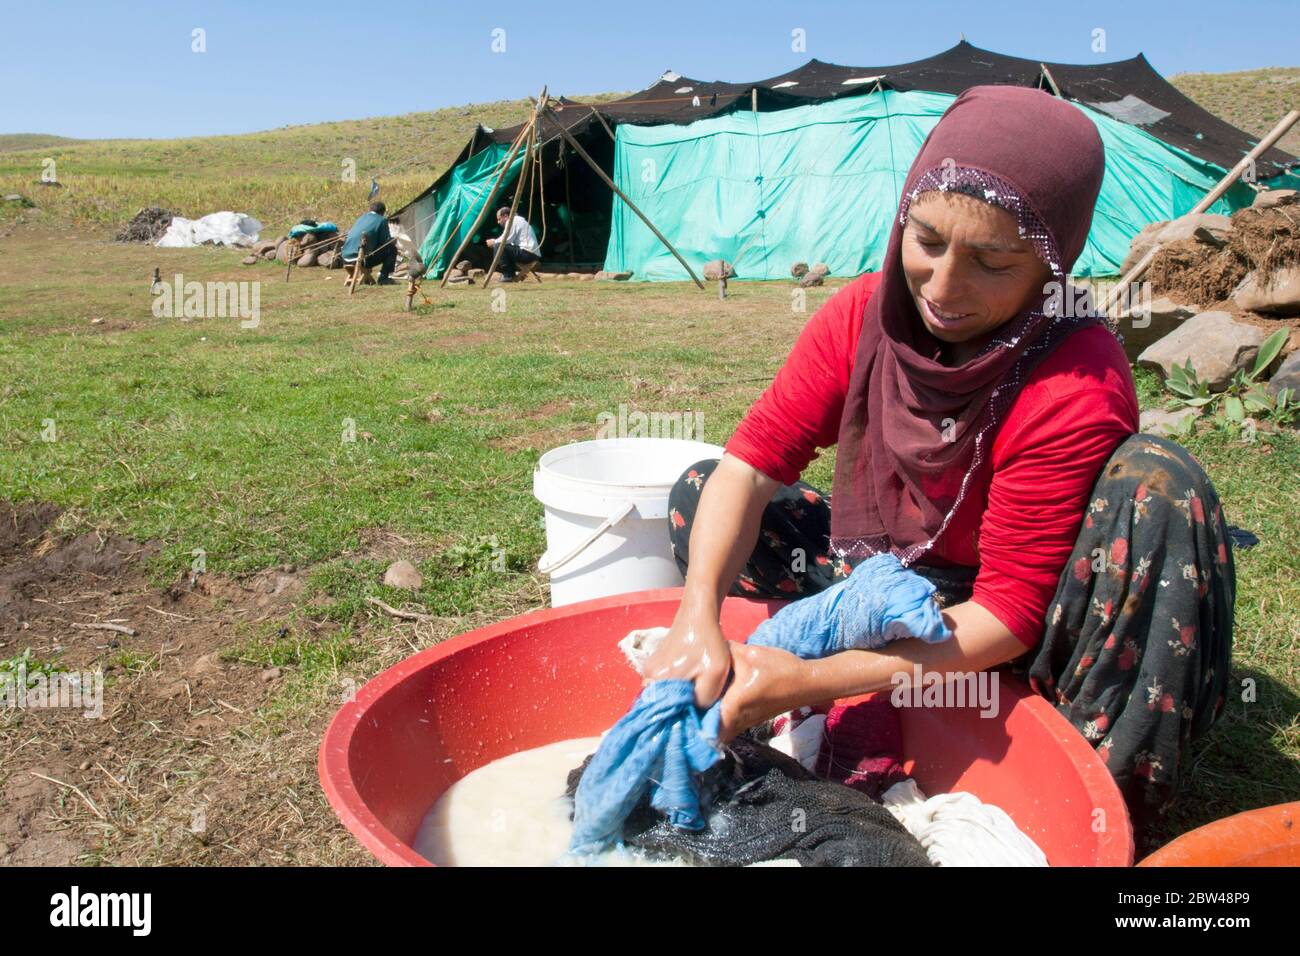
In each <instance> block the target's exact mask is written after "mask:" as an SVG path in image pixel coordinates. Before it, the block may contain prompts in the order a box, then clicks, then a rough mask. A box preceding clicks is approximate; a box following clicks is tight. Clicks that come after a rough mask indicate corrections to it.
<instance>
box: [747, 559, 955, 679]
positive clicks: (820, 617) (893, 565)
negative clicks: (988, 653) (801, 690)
mask: <svg viewBox="0 0 1300 956" xmlns="http://www.w3.org/2000/svg"><path fill="white" fill-rule="evenodd" d="M934 590H935V589H934V585H933V584H931V583H930V582H929V581H927V580H926V579H925V578H923V577H921V575H919V574H917V573H916V572H915V571H909V570H907V568H905V567H903V565H902V564H901V563H900V562H899V560H898V558H896V557H894V556H893V555H892V554H878V555H876V556H875V557H872V558H868V559H867V560H866V561H863V562H862V563H861V564H860V565H858V566H857V567H856V568H854V569H853V573H852V574H850V575H849V576H848V577H847V578H845V579H844V580H843V581H837V582H836V583H835V584H832V585H831V586H830V587H828V588H827V589H826V590H824V591H820V592H818V593H817V594H814V595H811V596H810V597H806V598H803V599H802V600H799V601H793V602H791V603H790V604H788V605H786V606H785V607H783V608H781V610H780V611H778V612H777V613H776V614H774V615H773V616H772V617H770V618H768V619H767V620H766V621H764V622H763V623H762V624H760V625H759V626H758V627H757V629H755V631H754V633H753V634H751V635H750V636H749V640H748V641H746V642H745V643H747V644H757V645H759V646H760V647H779V648H781V650H783V651H789V652H790V653H791V654H794V655H795V656H796V657H802V658H803V659H804V660H813V659H815V658H818V657H828V656H830V655H831V654H838V653H839V652H840V651H847V650H851V649H854V648H859V649H862V648H865V649H867V650H879V649H880V648H882V647H884V646H885V645H886V644H888V643H889V642H890V641H894V640H898V639H899V638H904V637H919V638H920V639H921V640H923V641H925V642H926V643H928V644H936V643H938V642H939V641H946V640H947V639H948V638H950V637H952V631H950V630H948V626H947V625H946V624H944V623H943V615H942V614H940V613H939V605H938V604H936V603H935V601H934Z"/></svg>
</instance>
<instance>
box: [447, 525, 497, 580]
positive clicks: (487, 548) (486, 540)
mask: <svg viewBox="0 0 1300 956" xmlns="http://www.w3.org/2000/svg"><path fill="white" fill-rule="evenodd" d="M444 559H445V560H446V562H447V564H448V565H449V566H450V567H452V568H454V569H456V570H457V571H466V572H470V573H475V572H479V571H505V570H507V567H508V565H507V563H506V552H505V549H504V548H503V547H501V542H500V541H498V540H497V536H496V535H494V534H490V535H479V536H477V537H475V538H472V539H470V540H469V541H466V542H462V543H461V544H456V545H452V546H451V547H450V548H448V549H447V551H446V554H445V555H444Z"/></svg>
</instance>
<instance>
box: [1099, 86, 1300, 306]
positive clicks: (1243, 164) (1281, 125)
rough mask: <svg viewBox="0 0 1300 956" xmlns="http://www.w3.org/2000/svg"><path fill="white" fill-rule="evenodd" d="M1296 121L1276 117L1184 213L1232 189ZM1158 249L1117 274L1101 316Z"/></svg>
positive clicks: (1297, 113)
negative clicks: (1215, 182)
mask: <svg viewBox="0 0 1300 956" xmlns="http://www.w3.org/2000/svg"><path fill="white" fill-rule="evenodd" d="M1296 120H1300V110H1292V111H1291V112H1289V113H1287V114H1286V115H1285V116H1283V117H1282V118H1281V119H1280V120H1278V121H1277V125H1276V126H1274V127H1273V128H1272V129H1271V130H1269V133H1268V135H1267V136H1265V137H1264V138H1263V139H1261V140H1260V141H1259V143H1258V144H1257V145H1256V146H1255V148H1254V149H1252V150H1251V151H1250V152H1249V153H1247V154H1246V155H1245V156H1243V157H1241V160H1240V161H1239V162H1238V163H1237V165H1236V166H1233V167H1232V169H1230V170H1228V173H1227V175H1225V176H1224V177H1223V178H1222V179H1220V180H1219V184H1218V185H1217V186H1215V187H1214V188H1213V189H1211V190H1210V191H1209V192H1208V193H1206V194H1205V197H1204V198H1203V199H1202V200H1201V201H1200V202H1198V203H1197V204H1196V205H1195V206H1193V207H1192V209H1191V211H1190V212H1188V213H1185V215H1188V216H1195V215H1197V214H1199V213H1203V212H1205V210H1207V209H1209V208H1210V207H1211V206H1213V205H1214V204H1215V203H1216V202H1218V200H1219V197H1220V196H1222V195H1223V194H1224V193H1226V192H1227V191H1228V189H1229V188H1231V186H1232V184H1233V183H1234V182H1235V181H1236V180H1237V178H1238V177H1239V176H1241V174H1242V173H1243V172H1244V171H1245V170H1246V168H1247V167H1248V166H1250V165H1251V164H1252V163H1254V162H1255V160H1256V159H1258V158H1259V157H1260V156H1261V155H1262V154H1263V153H1264V152H1265V151H1266V150H1267V149H1268V148H1269V147H1271V146H1272V145H1273V144H1274V143H1276V142H1277V141H1278V140H1279V139H1281V138H1282V137H1283V136H1285V135H1286V131H1287V130H1289V129H1290V128H1291V127H1292V126H1294V125H1295V123H1296ZM1159 251H1160V247H1159V246H1152V247H1151V248H1150V249H1148V250H1147V254H1146V255H1144V256H1143V257H1142V258H1141V259H1139V260H1138V261H1137V264H1136V265H1134V266H1133V268H1132V269H1129V270H1128V272H1126V273H1125V274H1124V275H1123V276H1121V277H1120V280H1119V282H1117V283H1115V287H1114V288H1113V289H1111V290H1110V292H1108V293H1107V294H1106V298H1105V300H1103V302H1102V305H1101V312H1102V314H1103V315H1109V314H1110V310H1111V309H1112V308H1114V306H1115V302H1116V300H1118V299H1119V297H1120V295H1122V294H1123V293H1124V292H1125V291H1126V290H1127V289H1128V287H1129V286H1130V285H1132V284H1133V283H1134V282H1136V281H1137V280H1138V279H1140V278H1141V277H1142V276H1143V274H1144V273H1145V272H1146V271H1147V269H1148V268H1149V267H1150V266H1151V263H1152V262H1153V261H1155V258H1156V253H1158V252H1159Z"/></svg>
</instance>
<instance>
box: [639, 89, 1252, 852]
mask: <svg viewBox="0 0 1300 956" xmlns="http://www.w3.org/2000/svg"><path fill="white" fill-rule="evenodd" d="M1102 171H1103V149H1102V143H1101V140H1100V138H1099V137H1098V135H1097V132H1096V128H1095V127H1094V125H1093V124H1092V123H1091V122H1090V121H1089V120H1088V119H1087V118H1086V117H1085V116H1084V115H1083V114H1082V113H1081V112H1080V111H1079V110H1078V109H1076V108H1075V107H1073V106H1071V105H1070V104H1069V103H1067V102H1065V101H1063V100H1061V99H1058V98H1055V97H1052V96H1050V95H1048V94H1046V93H1044V92H1040V91H1037V90H1026V89H1019V88H1012V87H1000V86H999V87H993V86H985V87H976V88H973V89H970V90H968V91H967V92H966V93H964V94H963V95H962V96H960V97H959V98H958V99H957V100H956V101H955V102H954V103H953V105H952V106H951V107H950V108H949V109H948V111H947V112H946V113H945V114H944V116H943V118H942V119H941V120H940V121H939V123H938V125H937V126H936V127H935V128H934V130H933V131H932V132H931V134H930V136H929V137H928V138H927V140H926V142H925V144H924V145H923V147H922V149H921V151H920V153H919V155H918V156H917V158H916V161H915V162H914V163H913V165H912V168H911V170H910V172H909V173H908V176H907V180H906V182H905V184H904V187H903V190H902V197H901V201H900V204H899V210H898V216H897V218H896V219H895V221H894V223H893V226H892V231H891V234H890V240H889V245H888V249H887V253H886V256H885V260H884V264H883V267H882V269H881V271H880V272H879V273H874V274H869V275H864V276H862V277H860V278H859V279H857V280H855V281H854V282H852V283H850V284H849V285H847V286H845V287H844V288H842V289H841V290H839V292H837V293H836V295H835V296H834V297H833V298H832V299H831V300H830V301H829V302H827V303H826V304H825V305H824V306H823V307H822V308H821V309H820V310H819V311H818V312H817V313H816V314H815V315H814V316H813V317H812V319H811V320H810V321H809V322H808V324H807V326H806V327H805V329H804V330H803V332H802V333H801V335H800V336H799V339H798V341H797V342H796V344H795V346H794V348H793V350H792V352H791V353H790V355H789V357H788V359H787V360H786V363H785V365H784V366H783V368H782V369H781V370H780V371H779V372H778V374H777V376H776V379H775V381H774V382H773V383H772V385H771V386H770V387H769V388H768V389H767V390H766V391H765V392H764V394H763V395H762V396H761V397H760V398H759V399H758V401H757V402H756V403H755V404H754V405H753V407H752V408H751V409H750V411H749V412H748V414H747V415H746V416H745V418H744V420H743V421H742V422H741V424H740V426H739V427H738V428H737V430H736V432H735V434H734V435H733V436H732V437H731V439H730V441H729V442H728V444H727V447H726V454H725V455H724V456H723V458H722V459H721V461H706V462H700V463H698V464H696V465H695V466H693V467H692V468H691V469H688V470H687V472H686V473H685V474H684V475H683V476H682V478H681V479H680V480H679V482H678V483H677V486H676V487H675V489H674V491H673V494H672V497H671V500H670V505H671V508H672V510H671V512H670V519H671V533H672V536H673V546H674V551H675V553H676V555H677V559H678V563H679V564H680V565H681V566H682V568H683V569H684V570H685V572H686V589H685V594H684V596H683V599H682V603H681V606H680V608H679V610H678V612H677V615H676V618H675V620H674V622H673V625H672V628H671V630H670V632H669V634H668V636H667V637H666V638H665V640H664V643H663V644H662V645H661V646H660V648H659V649H658V650H657V651H656V652H655V654H654V655H653V656H652V657H651V659H650V660H649V661H648V663H647V666H646V668H645V670H644V673H645V674H646V675H648V676H649V677H651V678H654V679H673V678H677V679H687V680H691V681H693V683H694V689H695V703H696V705H697V706H699V707H707V706H710V705H712V704H713V703H714V702H715V701H717V700H718V699H719V698H721V703H722V706H721V737H722V739H730V738H731V737H734V736H735V735H736V734H738V733H740V732H742V731H743V730H745V729H747V728H749V727H751V726H753V725H755V724H758V723H760V722H762V721H764V720H766V719H768V718H771V717H773V716H775V715H777V714H780V713H783V712H785V711H789V710H791V709H792V708H794V707H798V706H802V705H807V704H815V703H818V702H823V701H827V700H831V699H834V698H842V697H848V696H852V695H856V694H861V693H866V692H870V691H878V690H889V689H890V688H891V687H892V686H893V684H892V679H893V677H894V675H895V674H896V673H900V672H902V673H905V674H907V675H909V676H911V675H912V674H913V668H914V665H916V664H919V665H921V667H922V668H923V669H924V671H926V672H930V671H937V672H939V673H941V674H944V675H954V676H956V675H960V674H964V673H969V672H972V671H981V670H987V669H990V668H995V667H1000V666H1003V665H1009V666H1010V668H1011V669H1012V670H1013V672H1016V673H1019V674H1021V675H1022V676H1024V677H1025V679H1026V680H1027V681H1028V682H1029V684H1030V686H1031V687H1033V688H1034V690H1035V691H1037V692H1038V693H1040V694H1042V695H1043V696H1045V697H1046V698H1047V699H1048V700H1050V701H1052V702H1053V703H1054V704H1055V705H1056V706H1057V707H1058V709H1059V710H1060V712H1061V713H1062V714H1063V715H1064V716H1065V717H1066V718H1067V719H1069V720H1070V722H1071V723H1072V724H1073V725H1074V726H1075V727H1076V728H1077V729H1078V730H1079V732H1080V733H1081V734H1082V735H1083V736H1084V737H1085V739H1087V740H1088V741H1089V743H1091V744H1092V745H1093V746H1094V747H1095V748H1096V749H1097V752H1098V754H1099V755H1100V757H1101V758H1102V759H1103V760H1104V761H1105V762H1106V765H1107V767H1108V768H1109V769H1110V771H1111V773H1112V774H1113V775H1114V777H1115V779H1116V781H1117V782H1118V784H1119V786H1120V789H1121V791H1122V792H1123V793H1124V795H1125V798H1126V800H1127V801H1128V804H1129V807H1130V809H1131V811H1132V814H1133V817H1134V821H1135V825H1136V826H1137V827H1138V830H1139V833H1141V830H1142V827H1143V825H1144V824H1147V823H1149V822H1151V821H1152V819H1153V818H1154V816H1155V815H1158V814H1159V813H1160V812H1161V811H1163V810H1164V809H1166V808H1167V807H1168V806H1169V804H1170V803H1171V802H1172V800H1173V797H1174V795H1175V793H1176V789H1177V786H1178V782H1179V776H1180V774H1181V773H1182V772H1183V771H1184V768H1185V757H1186V752H1187V746H1188V743H1189V742H1190V741H1191V740H1193V739H1194V738H1196V737H1197V736H1199V735H1200V734H1201V733H1203V732H1204V731H1205V730H1206V729H1207V728H1208V727H1209V726H1210V725H1211V724H1212V723H1213V722H1214V720H1215V718H1216V717H1217V716H1218V713H1219V711H1220V710H1221V709H1222V707H1223V703H1224V693H1225V688H1226V683H1227V678H1228V666H1229V661H1230V656H1231V644H1232V612H1233V602H1234V598H1235V583H1234V573H1233V561H1232V551H1231V542H1230V539H1229V537H1228V535H1227V532H1226V524H1225V521H1224V516H1223V513H1222V509H1221V507H1220V505H1219V501H1218V498H1217V496H1216V494H1215V491H1214V488H1213V487H1212V486H1211V484H1210V481H1209V479H1208V478H1207V477H1206V476H1205V474H1204V473H1203V471H1202V470H1201V468H1200V466H1199V465H1198V464H1197V463H1196V461H1195V460H1194V459H1193V458H1192V457H1191V456H1190V455H1189V454H1188V453H1187V452H1186V451H1184V450H1183V449H1181V448H1180V447H1178V446H1177V445H1175V444H1173V443H1171V442H1168V441H1165V440H1163V439H1158V438H1153V437H1151V436H1146V435H1139V434H1135V433H1136V432H1137V428H1138V405H1137V396H1136V393H1135V389H1134V383H1133V378H1132V374H1131V371H1130V369H1129V365H1128V362H1127V360H1126V358H1125V355H1124V351H1123V349H1122V347H1121V345H1120V343H1119V341H1118V340H1117V339H1116V337H1115V335H1114V334H1113V332H1112V331H1111V330H1110V329H1109V328H1108V327H1107V325H1106V324H1105V322H1104V320H1103V319H1102V318H1100V317H1096V316H1090V315H1084V316H1079V315H1076V314H1072V313H1073V312H1075V311H1077V310H1066V309H1059V308H1056V307H1055V304H1056V303H1058V302H1062V301H1064V302H1073V301H1074V299H1073V296H1072V292H1071V290H1070V289H1069V288H1068V285H1067V283H1068V273H1069V270H1070V268H1071V266H1072V265H1073V263H1074V261H1075V260H1076V259H1077V258H1078V256H1079V254H1080V253H1081V252H1082V251H1083V248H1084V245H1085V242H1086V239H1087V236H1088V231H1089V227H1090V225H1091V221H1092V215H1093V206H1094V203H1095V201H1096V198H1097V194H1098V190H1099V188H1100V186H1101V180H1102ZM831 445H836V446H837V451H836V462H835V476H834V485H833V507H832V499H828V498H827V496H825V495H824V494H823V493H821V492H819V491H817V490H816V489H814V488H812V487H810V486H808V485H807V484H804V483H802V482H800V481H799V480H798V479H799V476H800V474H801V473H802V472H803V470H804V469H805V467H806V466H807V465H808V464H809V462H810V461H811V460H812V459H813V458H814V457H815V455H816V450H817V449H819V448H824V447H828V446H831ZM879 555H892V556H893V557H894V558H896V559H897V561H898V562H899V563H901V565H902V567H903V569H904V570H902V572H901V573H902V574H903V575H905V576H907V577H909V578H915V579H916V580H917V581H920V579H925V580H926V581H928V582H930V583H932V584H933V585H934V586H935V587H936V588H937V596H938V598H939V600H940V603H941V604H942V605H943V612H942V613H943V621H944V623H945V624H946V625H947V629H948V630H950V631H951V636H950V637H949V636H947V634H946V633H945V634H942V635H936V634H933V633H932V634H929V635H920V636H921V637H923V638H924V639H922V640H917V639H907V638H908V637H909V636H910V635H907V634H901V633H888V634H881V635H867V637H870V638H874V640H871V641H865V642H861V643H852V644H850V643H843V642H841V643H839V644H836V645H834V646H835V647H845V646H852V647H854V648H855V649H850V650H840V651H839V652H837V653H830V654H829V656H824V657H822V658H821V659H817V660H810V659H804V658H805V657H808V656H811V655H804V654H802V653H800V654H799V656H796V654H794V653H790V652H789V651H787V650H781V649H778V647H777V646H772V645H773V644H776V645H779V646H780V647H791V646H794V645H795V644H797V643H798V641H797V640H794V639H793V638H792V637H791V635H790V634H785V635H783V636H782V637H781V638H780V639H778V640H775V641H759V640H756V641H752V642H751V643H750V644H746V645H739V644H729V643H728V642H727V641H726V640H725V639H724V638H723V636H722V632H721V630H720V629H719V623H718V620H719V610H720V606H721V602H722V599H723V597H724V596H725V595H726V594H728V593H731V594H739V595H747V596H753V597H779V598H795V599H799V603H798V604H794V605H791V606H790V608H789V609H788V610H789V611H790V612H793V611H794V610H795V609H796V608H801V605H802V608H801V610H804V609H806V613H803V614H802V616H801V615H795V614H793V613H792V614H790V615H785V614H783V615H782V616H783V617H786V618H787V619H788V620H789V623H788V624H782V623H781V618H777V619H774V620H773V621H771V622H769V624H768V625H765V628H767V629H768V630H769V631H771V630H772V629H773V628H777V629H780V628H786V629H789V628H795V629H798V628H811V629H813V630H815V629H816V628H817V627H819V626H822V625H824V624H825V623H826V622H827V621H831V620H833V619H834V618H835V615H836V614H838V613H841V612H840V611H839V610H837V609H838V608H839V606H840V605H839V604H838V603H834V602H835V601H838V600H839V598H838V593H837V591H836V587H837V584H836V583H837V582H841V581H843V584H844V585H845V586H847V584H848V581H851V580H852V578H851V577H849V578H848V581H844V579H845V578H846V576H850V573H851V572H852V571H853V569H854V568H856V567H859V566H860V565H861V566H862V567H863V575H864V576H867V575H870V574H873V573H874V570H875V566H876V563H877V562H879V561H880V560H882V559H881V558H876V559H875V561H874V562H873V563H872V564H866V565H863V564H862V563H863V562H866V561H868V559H872V558H873V556H879ZM884 560H889V559H888V558H886V559H884ZM880 579H881V580H882V581H886V580H893V576H892V575H880ZM856 585H857V588H858V590H859V591H860V592H861V593H860V594H859V595H858V597H859V598H860V599H861V600H862V601H866V602H867V603H870V602H872V601H879V602H884V604H882V607H883V606H886V605H887V604H888V601H889V600H890V595H889V594H888V593H885V592H884V591H883V590H881V591H880V593H874V592H873V588H874V587H875V585H874V583H873V581H872V580H869V579H868V580H861V581H859V582H857V583H856ZM888 586H889V587H892V586H893V585H888ZM880 587H881V588H882V589H883V588H885V587H886V585H885V584H881V585H880ZM839 590H840V591H842V590H843V588H842V587H841V588H840V589H839ZM832 599H834V600H832ZM803 602H810V603H808V604H803ZM818 602H821V605H820V606H819V605H818ZM862 619H863V620H865V618H862ZM818 621H820V622H821V623H820V624H819V623H818ZM848 637H853V635H848ZM895 638H902V639H897V640H895ZM937 638H946V639H937ZM799 639H800V640H801V639H802V637H800V638H799ZM885 640H892V643H889V644H888V645H887V646H886V645H885V644H884V641H885ZM867 644H870V645H871V646H873V647H874V648H876V649H859V648H861V647H864V646H866V645H867ZM765 645H766V646H765ZM724 688H725V693H724Z"/></svg>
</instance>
